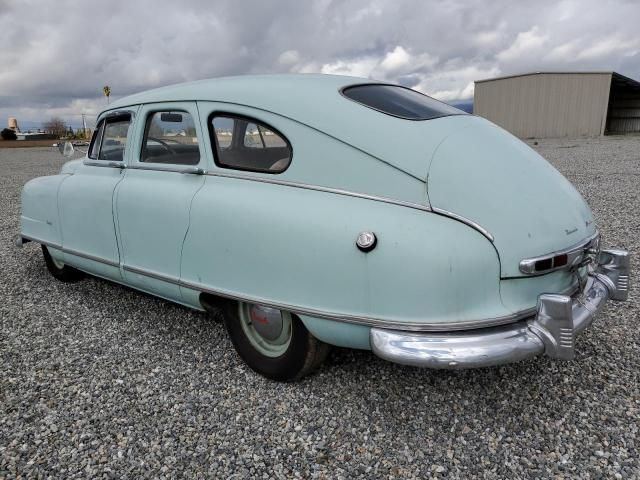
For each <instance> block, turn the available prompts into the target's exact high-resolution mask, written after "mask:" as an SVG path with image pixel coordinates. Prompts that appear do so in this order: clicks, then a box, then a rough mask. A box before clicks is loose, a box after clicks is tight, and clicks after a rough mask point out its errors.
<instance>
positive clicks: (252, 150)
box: [209, 113, 293, 173]
mask: <svg viewBox="0 0 640 480" xmlns="http://www.w3.org/2000/svg"><path fill="white" fill-rule="evenodd" d="M209 130H210V133H211V141H212V144H213V147H214V148H213V149H214V151H215V152H216V164H217V165H218V166H220V167H223V168H233V169H236V170H248V171H252V172H264V173H281V172H284V171H285V170H286V169H287V168H288V167H289V164H290V163H291V157H292V153H293V152H292V149H291V144H290V143H289V141H288V140H287V139H286V138H285V137H284V136H283V135H282V134H281V133H279V132H278V131H276V130H274V129H273V128H271V127H269V126H268V125H265V124H264V123H262V122H258V121H257V120H253V119H249V118H246V117H241V116H235V115H230V114H223V113H220V114H213V115H212V116H211V117H210V118H209Z"/></svg>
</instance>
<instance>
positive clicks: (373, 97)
mask: <svg viewBox="0 0 640 480" xmlns="http://www.w3.org/2000/svg"><path fill="white" fill-rule="evenodd" d="M342 93H343V94H344V96H345V97H347V98H349V99H351V100H353V101H355V102H358V103H361V104H362V105H364V106H366V107H369V108H373V109H374V110H378V111H380V112H383V113H386V114H388V115H393V116H394V117H400V118H406V119H407V120H429V119H431V118H438V117H445V116H447V115H466V113H465V112H463V111H462V110H459V109H457V108H455V107H452V106H451V105H447V104H446V103H442V102H439V101H438V100H435V99H433V98H431V97H427V96H426V95H423V94H422V93H419V92H416V91H415V90H411V89H410V88H405V87H400V86H396V85H377V84H370V85H355V86H353V87H347V88H345V89H344V90H343V91H342Z"/></svg>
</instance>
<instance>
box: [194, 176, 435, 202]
mask: <svg viewBox="0 0 640 480" xmlns="http://www.w3.org/2000/svg"><path fill="white" fill-rule="evenodd" d="M205 175H209V176H211V177H222V178H233V179H236V180H248V181H251V182H260V183H271V184H274V185H282V186H285V187H293V188H302V189H305V190H315V191H318V192H327V193H334V194H336V195H344V196H348V197H356V198H364V199H366V200H373V201H374V202H383V203H389V204H391V205H398V206H401V207H407V208H413V209H416V210H423V211H425V212H431V211H432V209H431V208H430V207H429V206H428V205H421V204H419V203H412V202H405V201H404V200H395V199H393V198H388V197H381V196H378V195H370V194H368V193H358V192H352V191H350V190H342V189H340V188H332V187H322V186H319V185H311V184H308V183H302V182H292V181H289V180H278V179H275V178H266V177H256V176H254V175H243V174H238V173H226V172H218V171H215V172H212V171H208V172H205Z"/></svg>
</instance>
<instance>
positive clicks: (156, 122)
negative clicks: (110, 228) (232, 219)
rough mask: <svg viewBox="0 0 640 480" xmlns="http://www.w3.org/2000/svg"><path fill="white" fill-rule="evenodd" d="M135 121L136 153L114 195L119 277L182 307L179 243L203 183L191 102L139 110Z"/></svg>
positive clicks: (198, 129)
mask: <svg viewBox="0 0 640 480" xmlns="http://www.w3.org/2000/svg"><path fill="white" fill-rule="evenodd" d="M138 117H139V119H140V122H139V125H138V126H137V128H136V130H137V131H136V147H135V152H134V154H133V155H132V162H131V163H130V165H128V168H127V173H126V177H125V179H124V181H123V182H122V183H121V185H120V186H119V188H118V192H117V196H116V210H117V225H118V235H119V239H120V247H121V255H122V270H123V276H124V279H125V281H126V282H127V283H128V284H131V285H132V286H134V287H136V288H139V289H141V290H145V291H148V292H151V293H154V294H156V295H159V296H161V297H164V298H167V299H170V300H173V301H177V302H182V298H181V294H180V287H179V285H178V281H179V279H180V259H181V255H182V243H183V241H184V238H185V235H186V233H187V229H188V227H189V211H190V206H191V200H192V199H193V197H194V196H195V194H196V192H197V191H198V190H199V189H200V187H202V185H203V183H204V176H203V174H204V171H205V169H206V158H207V156H206V155H205V153H204V149H203V147H202V144H201V141H202V139H203V138H204V135H203V132H202V131H201V126H200V122H199V119H198V113H197V107H196V105H195V103H194V102H171V103H163V104H150V105H144V106H142V107H141V108H140V111H139V115H138Z"/></svg>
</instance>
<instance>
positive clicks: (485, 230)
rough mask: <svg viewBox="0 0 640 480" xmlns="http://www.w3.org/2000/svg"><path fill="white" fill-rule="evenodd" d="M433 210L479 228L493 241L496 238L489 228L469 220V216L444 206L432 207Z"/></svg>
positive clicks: (476, 228)
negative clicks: (445, 208)
mask: <svg viewBox="0 0 640 480" xmlns="http://www.w3.org/2000/svg"><path fill="white" fill-rule="evenodd" d="M431 210H433V213H437V214H438V215H443V216H445V217H450V218H453V219H454V220H458V221H459V222H462V223H464V224H465V225H468V226H470V227H471V228H473V229H475V230H477V231H478V232H480V233H481V234H482V235H484V236H485V237H487V238H488V239H489V241H491V242H493V240H494V238H493V235H491V232H489V230H487V229H486V228H484V227H483V226H482V225H480V224H478V223H476V222H474V221H473V220H469V219H468V218H466V217H463V216H462V215H458V214H457V213H453V212H450V211H448V210H444V209H442V208H437V207H432V208H431Z"/></svg>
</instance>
